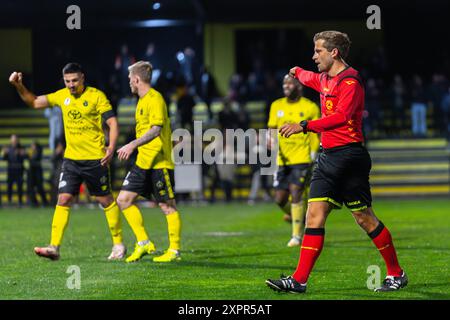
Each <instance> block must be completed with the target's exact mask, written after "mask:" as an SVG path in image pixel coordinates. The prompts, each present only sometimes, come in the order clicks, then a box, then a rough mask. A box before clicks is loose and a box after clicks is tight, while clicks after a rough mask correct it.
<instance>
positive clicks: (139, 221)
mask: <svg viewBox="0 0 450 320" xmlns="http://www.w3.org/2000/svg"><path fill="white" fill-rule="evenodd" d="M123 215H124V216H125V218H126V219H127V221H128V224H129V225H130V227H131V230H133V233H134V235H135V236H136V240H137V241H138V242H139V241H145V240H148V235H147V232H146V231H145V228H144V219H143V218H142V214H141V211H140V210H139V208H138V207H137V206H135V205H132V206H130V207H128V208H126V209H125V210H123Z"/></svg>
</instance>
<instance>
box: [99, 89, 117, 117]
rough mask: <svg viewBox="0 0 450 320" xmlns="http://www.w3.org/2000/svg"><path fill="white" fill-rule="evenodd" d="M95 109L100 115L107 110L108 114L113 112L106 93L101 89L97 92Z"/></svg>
mask: <svg viewBox="0 0 450 320" xmlns="http://www.w3.org/2000/svg"><path fill="white" fill-rule="evenodd" d="M97 111H98V113H99V114H101V115H103V114H104V113H107V112H108V114H110V113H112V112H113V109H112V106H111V103H110V102H109V100H108V98H107V97H106V95H105V94H104V93H103V92H101V91H99V92H98V99H97Z"/></svg>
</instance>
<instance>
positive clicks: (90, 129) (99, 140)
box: [9, 63, 126, 260]
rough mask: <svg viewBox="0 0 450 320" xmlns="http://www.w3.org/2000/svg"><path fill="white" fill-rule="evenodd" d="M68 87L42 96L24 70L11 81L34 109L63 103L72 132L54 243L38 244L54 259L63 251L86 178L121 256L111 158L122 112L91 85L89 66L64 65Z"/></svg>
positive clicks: (66, 126)
mask: <svg viewBox="0 0 450 320" xmlns="http://www.w3.org/2000/svg"><path fill="white" fill-rule="evenodd" d="M62 73H63V78H64V84H65V88H64V89H61V90H58V91H56V92H53V93H50V94H46V95H40V96H36V95H35V94H34V93H32V92H31V91H29V90H28V89H27V88H26V87H25V86H24V85H23V83H22V73H20V72H13V73H12V74H11V76H10V77H9V82H10V83H11V84H12V85H13V86H14V87H15V88H16V90H17V92H18V94H19V95H20V97H21V98H22V100H23V101H24V102H25V103H26V104H27V105H29V106H30V107H32V108H34V109H42V108H47V107H53V106H58V107H59V108H61V111H62V115H63V122H64V133H65V138H66V145H67V147H66V150H65V152H64V161H63V164H62V169H61V173H60V179H59V188H58V202H57V205H56V208H55V212H54V215H53V222H52V232H51V240H50V245H49V246H47V247H36V248H34V251H35V253H36V254H37V255H39V256H41V257H45V258H49V259H51V260H57V259H59V257H60V253H59V248H60V245H61V242H62V238H63V234H64V231H65V229H66V227H67V224H68V222H69V212H70V208H71V206H72V203H73V200H74V197H75V196H76V195H77V194H78V193H79V190H80V185H81V183H83V182H85V183H86V185H87V187H88V189H89V193H90V194H91V195H93V196H95V197H96V199H97V201H98V202H99V203H100V204H101V206H102V207H103V208H104V212H105V215H106V219H107V221H108V225H109V229H110V232H111V236H112V240H113V249H112V252H111V254H110V256H109V257H108V259H109V260H115V259H121V258H123V257H124V256H125V254H126V248H125V246H124V245H123V243H122V228H121V224H120V210H119V208H118V206H117V204H116V202H115V201H114V197H113V196H112V194H111V186H110V176H109V162H110V161H111V159H112V157H113V155H114V150H115V147H116V143H117V137H118V134H119V127H118V124H117V118H116V116H115V114H114V112H113V110H112V107H111V104H110V103H109V101H108V99H107V98H106V96H105V94H104V93H103V92H101V91H100V90H98V89H96V88H93V87H89V86H85V84H84V80H85V78H84V72H83V70H82V68H81V66H80V65H79V64H77V63H69V64H67V65H66V66H65V67H64V68H63V71H62ZM102 121H105V122H106V124H107V125H108V127H109V145H108V146H107V147H106V146H105V136H104V133H103V130H102Z"/></svg>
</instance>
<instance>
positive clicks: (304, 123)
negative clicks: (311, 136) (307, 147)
mask: <svg viewBox="0 0 450 320" xmlns="http://www.w3.org/2000/svg"><path fill="white" fill-rule="evenodd" d="M300 126H301V127H302V128H303V133H305V134H306V133H307V132H308V121H307V120H303V121H300Z"/></svg>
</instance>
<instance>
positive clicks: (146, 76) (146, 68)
mask: <svg viewBox="0 0 450 320" xmlns="http://www.w3.org/2000/svg"><path fill="white" fill-rule="evenodd" d="M128 71H129V72H130V74H133V75H135V76H138V77H139V78H140V79H141V81H143V82H145V83H150V81H151V80H152V72H153V66H152V64H151V63H150V62H148V61H138V62H136V63H135V64H132V65H131V66H129V67H128Z"/></svg>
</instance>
